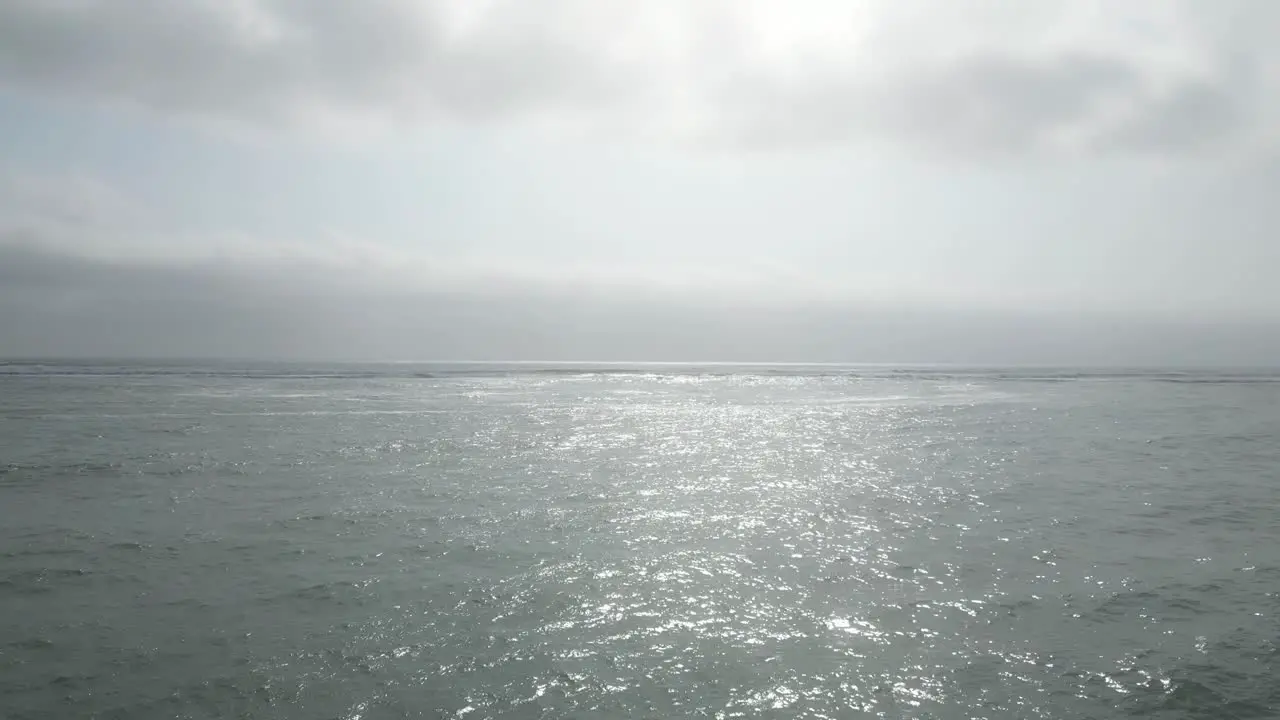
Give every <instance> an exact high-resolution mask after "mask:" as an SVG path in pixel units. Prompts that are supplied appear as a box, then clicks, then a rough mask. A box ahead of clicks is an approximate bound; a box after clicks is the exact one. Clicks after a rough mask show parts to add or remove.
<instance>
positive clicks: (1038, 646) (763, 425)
mask: <svg viewBox="0 0 1280 720" xmlns="http://www.w3.org/2000/svg"><path fill="white" fill-rule="evenodd" d="M621 370H622V369H621V368H596V369H593V370H592V371H590V372H579V371H575V370H574V369H572V368H541V369H539V368H533V367H515V368H504V369H494V368H479V369H478V368H455V369H453V370H451V371H449V370H446V371H441V369H440V368H435V367H422V366H382V367H370V368H351V367H338V368H324V369H319V370H317V369H315V368H310V369H305V368H296V367H292V368H285V367H275V366H273V367H258V368H253V369H250V371H247V372H246V371H244V368H233V367H230V366H223V367H195V366H181V367H169V368H163V367H147V366H130V367H125V366H105V365H100V366H92V365H78V366H70V365H43V366H35V365H19V364H9V365H5V366H0V715H2V716H3V717H5V718H8V719H11V720H19V719H22V718H70V717H97V718H130V719H132V718H179V717H184V718H185V717H189V718H214V717H218V718H227V717H244V718H352V719H354V718H361V719H362V720H375V719H378V718H401V717H449V718H466V719H467V720H474V719H477V718H486V717H510V718H624V717H625V718H644V717H654V718H675V717H709V718H735V717H814V718H823V717H825V718H858V717H883V718H1113V717H1157V718H1275V717H1280V668H1278V667H1277V659H1280V651H1278V645H1277V644H1278V643H1280V622H1278V621H1277V613H1278V612H1280V595H1278V593H1280V514H1278V506H1277V502H1276V501H1277V497H1278V496H1280V492H1278V491H1277V482H1278V480H1280V477H1278V468H1280V382H1277V381H1276V378H1275V377H1273V376H1270V375H1267V374H1256V373H1255V374H1234V375H1232V374H1225V375H1224V374H1180V375H1169V374H1164V375H1161V374H1144V373H1137V372H1131V373H1116V374H1089V373H1063V372H1053V373H1050V372H1031V371H1021V372H994V371H958V370H956V371H950V370H939V369H934V370H920V371H894V370H888V369H865V368H864V369H856V368H853V369H850V368H844V369H841V368H733V367H727V368H723V367H722V368H652V367H650V368H643V367H641V368H631V369H629V371H627V372H622V371H621Z"/></svg>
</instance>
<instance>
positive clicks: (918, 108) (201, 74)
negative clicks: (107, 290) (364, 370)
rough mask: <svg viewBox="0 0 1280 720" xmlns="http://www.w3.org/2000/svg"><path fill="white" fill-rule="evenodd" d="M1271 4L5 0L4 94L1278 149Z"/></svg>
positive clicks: (213, 114)
mask: <svg viewBox="0 0 1280 720" xmlns="http://www.w3.org/2000/svg"><path fill="white" fill-rule="evenodd" d="M1275 7H1276V6H1275V5H1274V4H1273V3H1270V2H1266V1H1265V0H1224V1H1223V2H1221V3H1216V4H1207V3H1200V2H1197V1H1195V0H1167V1H1166V0H1160V1H1156V0H1135V1H1134V2H1131V3H1125V4H1123V5H1122V6H1117V5H1115V4H1114V3H1104V2H1101V1H1100V0H1035V1H1033V2H1028V3H987V2H979V1H977V0H972V1H963V2H956V3H943V2H924V1H923V0H871V1H870V2H863V3H853V4H849V3H837V2H834V1H824V0H797V1H796V2H793V3H787V4H785V6H784V5H782V4H778V3H773V2H766V1H764V0H655V1H654V2H651V3H632V2H623V1H622V0H546V1H545V2H539V3H528V2H523V1H518V0H476V1H475V2H457V1H453V0H426V1H423V0H400V1H395V0H370V1H369V2H360V3H351V2H344V1H341V0H188V1H186V2H180V3H175V2H164V1H163V0H132V1H131V2H113V1H111V0H2V1H0V83H3V84H4V85H7V86H9V87H11V88H15V89H19V90H21V91H24V92H39V93H47V94H51V95H56V96H63V97H73V98H78V99H83V100H88V101H92V102H99V103H107V104H111V105H123V106H129V107H134V108H140V109H143V110H145V111H148V112H152V113H156V114H159V115H162V116H177V117H183V118H187V119H193V120H196V121H199V122H203V123H215V124H220V125H230V126H236V127H241V128H244V127H253V128H274V129H281V128H306V129H309V130H319V131H326V132H331V131H344V130H349V129H351V128H388V127H395V128H402V129H403V128H419V127H422V126H424V125H429V124H432V123H439V122H460V123H499V122H502V123H529V122H531V123H537V124H541V125H550V126H554V127H566V128H576V129H580V130H588V131H593V132H600V133H606V134H618V133H628V134H631V133H634V134H640V135H648V136H657V137H664V138H673V139H680V140H683V141H691V142H696V143H701V144H719V145H729V146H731V147H737V148H741V147H744V146H745V147H758V146H767V147H796V146H813V145H816V144H831V143H844V142H851V141H866V140H872V141H876V140H888V141H891V142H895V143H899V144H904V145H906V146H908V147H911V148H917V149H920V150H922V151H926V152H939V151H942V152H947V153H952V154H957V153H958V154H979V155H986V154H990V153H1011V152H1012V153H1028V152H1070V153H1111V154H1115V153H1129V154H1133V153H1155V154H1161V155H1178V154H1187V153H1196V152H1202V151H1206V150H1218V151H1235V152H1248V151H1253V150H1257V149H1258V148H1260V147H1266V148H1270V147H1271V144H1272V143H1273V142H1274V139H1275V138H1274V137H1272V135H1270V134H1269V133H1271V130H1270V128H1272V127H1273V126H1274V122H1273V121H1274V120H1275V119H1276V112H1275V110H1276V108H1275V107H1274V105H1273V103H1272V100H1271V98H1274V97H1277V96H1280V95H1277V93H1276V90H1277V89H1280V88H1277V87H1275V86H1276V83H1277V82H1278V81H1277V79H1276V78H1277V73H1276V72H1275V69H1276V68H1277V62H1280V50H1276V49H1275V48H1274V43H1272V42H1271V41H1270V39H1269V38H1268V37H1267V35H1266V33H1262V32H1260V31H1259V30H1258V28H1260V27H1266V26H1267V24H1268V22H1270V21H1274V20H1275V19H1276V16H1277V15H1280V13H1278V12H1277V11H1276V10H1275V9H1273V8H1275Z"/></svg>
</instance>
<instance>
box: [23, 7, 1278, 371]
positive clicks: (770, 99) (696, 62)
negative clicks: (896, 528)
mask: <svg viewBox="0 0 1280 720" xmlns="http://www.w3.org/2000/svg"><path fill="white" fill-rule="evenodd" d="M1277 22H1280V4H1276V3H1274V2H1271V1H1269V0H1215V2H1212V3H1209V2H1203V1H1202V0H1128V1H1127V2H1124V3H1115V2H1104V1H1103V0H1019V1H1018V2H1014V1H1013V0H930V1H925V0H864V1H863V2H859V3H846V2H837V1H835V0H791V1H790V2H787V3H783V2H778V1H776V0H769V1H766V0H650V1H648V2H644V3H637V2H628V1H623V0H540V1H539V2H536V3H531V2H525V1H523V0H363V1H362V2H349V1H347V0H184V1H183V2H172V1H171V0H125V1H120V0H0V356H6V357H32V356H40V357H48V356H96V357H104V356H107V357H198V358H214V357H229V358H297V359H334V360H612V361H625V360H638V361H639V360H643V361H716V360H720V361H751V362H768V361H787V362H854V363H856V362H903V363H919V362H928V363H962V364H1049V365H1069V364H1122V365H1125V364H1141V365H1275V364H1277V363H1280V282H1277V281H1276V278H1275V274H1276V269H1277V268H1280V243H1278V242H1277V239H1278V238H1277V235H1276V233H1277V231H1278V230H1280V206H1278V205H1276V204H1275V203H1274V202H1273V200H1274V199H1275V198H1277V197H1280V154H1278V151H1280V45H1277V44H1276V43H1275V42H1274V41H1273V36H1274V31H1273V29H1274V28H1275V27H1277Z"/></svg>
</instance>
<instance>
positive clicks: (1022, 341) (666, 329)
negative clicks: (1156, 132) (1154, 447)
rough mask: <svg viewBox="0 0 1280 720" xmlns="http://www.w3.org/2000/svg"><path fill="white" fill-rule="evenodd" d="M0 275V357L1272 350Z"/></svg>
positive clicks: (1266, 345) (604, 297) (532, 291)
mask: <svg viewBox="0 0 1280 720" xmlns="http://www.w3.org/2000/svg"><path fill="white" fill-rule="evenodd" d="M0 268H3V270H0V356H7V357H16V356H23V357H33V356H96V357H102V356H128V357H152V356H165V357H239V358H296V359H356V360H361V359H363V360H403V359H480V360H484V359H491V360H512V359H535V360H632V361H635V360H739V361H802V362H811V361H832V362H942V363H947V362H951V363H962V364H1110V365H1135V364H1136V365H1154V364H1159V365H1171V364H1172V365H1180V364H1181V365H1251V364H1252V365H1256V364H1263V363H1266V362H1268V361H1269V360H1270V359H1271V358H1274V357H1275V354H1276V353H1277V352H1280V332H1277V330H1280V328H1278V327H1276V326H1275V325H1274V324H1266V323H1253V324H1245V323H1241V324H1238V325H1231V324H1223V323H1217V324H1213V325H1196V324H1192V323H1182V324H1178V323H1167V322H1166V323H1156V322H1145V323H1144V322H1139V321H1134V320H1122V319H1115V318H1111V319H1104V318H1100V317H1086V316H1074V317H1073V316H1071V315H1067V314H1057V315H1050V314H1043V313H1042V314H1025V313H1024V314H1019V313H1017V312H1013V311H1010V312H1004V313H990V312H987V313H982V312H972V311H962V310H955V309H950V308H945V307H934V308H923V309H922V308H916V309H906V308H892V307H878V308H868V307H859V306H857V305H849V304H839V303H836V304H827V305H814V304H809V305H805V306H789V305H786V304H782V303H779V304H777V305H776V306H774V307H773V308H772V309H769V310H767V311H760V310H753V311H745V310H744V309H742V308H737V307H733V306H731V305H724V304H719V305H713V304H707V303H701V304H699V303H690V302H680V301H677V300H674V299H672V300H668V301H663V302H653V301H640V300H637V299H636V298H634V297H629V296H627V295H626V294H625V293H613V294H608V293H606V294H600V293H596V294H592V295H587V294H578V295H576V296H575V295H574V294H572V293H569V294H566V293H563V292H561V293H549V292H546V291H545V290H542V289H539V288H536V287H532V286H526V287H518V288H510V287H508V288H502V289H499V288H496V287H492V288H473V289H471V290H470V291H469V292H455V291H437V292H433V291H430V290H421V291H405V290H388V289H385V288H381V287H379V286H378V283H377V278H365V279H364V280H363V281H361V282H347V283H346V284H344V285H335V284H334V283H332V282H331V281H332V280H333V279H334V275H333V274H329V275H326V274H324V273H317V272H315V270H314V268H308V267H297V266H294V265H291V264H289V263H280V264H276V265H256V266H255V265H250V264H247V263H239V264H234V263H233V264H220V265H219V264H210V263H187V264H172V263H170V264H149V265H142V264H126V263H121V262H115V263H110V262H104V261H96V260H87V259H83V258H76V257H73V256H68V255H62V254H57V253H53V252H49V251H46V250H40V249H36V248H33V247H27V248H21V247H18V246H15V245H12V244H10V245H3V244H0Z"/></svg>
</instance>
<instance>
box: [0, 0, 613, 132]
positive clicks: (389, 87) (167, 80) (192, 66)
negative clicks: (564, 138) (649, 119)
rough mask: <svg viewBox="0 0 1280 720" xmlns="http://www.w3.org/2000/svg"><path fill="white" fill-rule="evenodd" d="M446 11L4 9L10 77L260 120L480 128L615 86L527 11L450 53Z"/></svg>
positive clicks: (24, 5)
mask: <svg viewBox="0 0 1280 720" xmlns="http://www.w3.org/2000/svg"><path fill="white" fill-rule="evenodd" d="M436 4H438V3H406V2H392V1H389V0H370V1H369V2H360V3H350V2H342V1H339V0H313V1H311V2H290V1H285V0H281V1H275V0H272V1H266V2H239V3H231V2H225V3H224V2H207V1H205V0H192V1H191V2H179V3H174V2H165V1H164V0H136V1H132V2H125V3H117V2H103V1H101V0H86V1H85V2H74V3H72V2H46V1H45V0H5V2H0V81H7V82H8V83H9V84H12V85H19V86H23V87H27V88H35V89H37V90H40V91H51V92H55V93H70V94H73V95H77V96H88V97H92V98H95V99H98V100H104V101H108V102H113V103H123V104H129V105H136V106H141V107H144V108H147V109H150V110H154V111H157V112H161V113H180V114H187V115H195V116H200V117H212V118H215V119H216V118H220V117H223V116H231V119H233V120H239V121H249V122H262V121H266V122H285V121H287V122H305V120H306V117H307V116H308V115H312V114H318V113H322V112H326V111H330V110H332V109H333V108H334V107H337V108H340V109H343V110H345V111H349V112H351V113H352V114H353V115H357V116H358V115H361V114H364V113H366V112H373V113H384V112H385V113H390V114H393V115H403V116H406V117H407V118H432V117H438V116H440V115H445V114H456V115H461V116H464V117H467V118H479V119H483V118H487V117H491V116H495V115H500V114H512V113H518V112H520V111H524V110H534V109H536V108H537V106H539V105H541V104H549V103H563V102H567V101H574V98H575V97H576V96H583V97H590V96H596V95H598V94H600V92H601V88H602V87H604V85H603V84H602V82H601V81H600V80H599V79H598V78H596V77H594V70H593V68H595V67H598V64H593V63H591V62H589V60H590V59H589V58H585V57H581V56H580V55H579V54H577V53H576V52H575V50H574V48H572V47H570V46H567V45H564V44H560V43H556V42H555V41H554V39H553V38H550V37H546V36H545V34H544V33H541V32H539V31H538V28H539V27H540V25H539V23H538V22H537V18H536V17H535V16H534V11H533V10H532V9H530V8H529V6H527V5H524V4H521V5H513V6H511V7H508V8H506V10H508V11H509V12H510V14H511V17H512V19H513V20H514V21H515V24H516V26H517V27H524V28H530V29H532V30H531V31H529V32H519V33H511V32H504V31H503V26H496V27H493V28H491V29H490V31H487V32H479V33H476V34H474V35H472V36H470V37H468V38H467V40H466V42H465V43H453V42H450V41H449V40H448V38H446V37H445V35H444V33H443V29H442V28H441V27H440V24H439V22H438V19H437V17H436V14H435V13H432V12H426V11H425V10H427V9H430V8H431V7H433V6H434V5H436ZM250 10H251V11H253V14H251V15H249V14H247V13H248V12H249V11H250ZM521 16H523V19H524V20H525V22H523V23H521V22H519V21H520V19H521Z"/></svg>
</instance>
